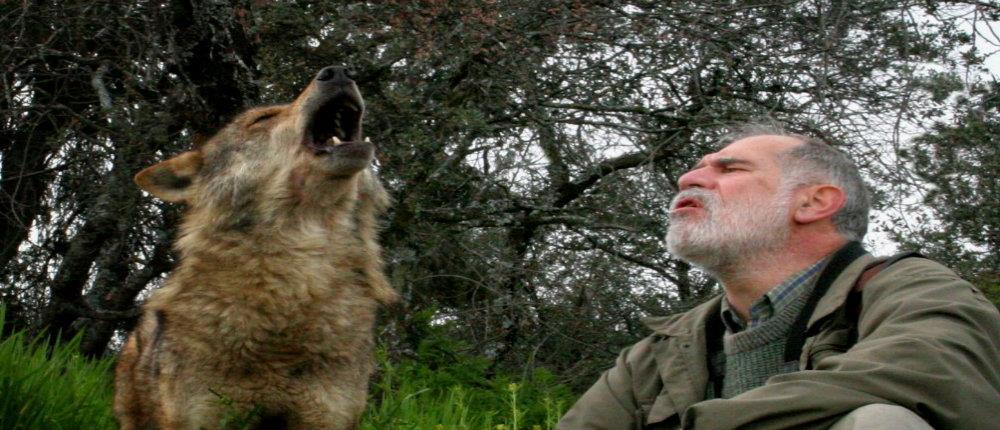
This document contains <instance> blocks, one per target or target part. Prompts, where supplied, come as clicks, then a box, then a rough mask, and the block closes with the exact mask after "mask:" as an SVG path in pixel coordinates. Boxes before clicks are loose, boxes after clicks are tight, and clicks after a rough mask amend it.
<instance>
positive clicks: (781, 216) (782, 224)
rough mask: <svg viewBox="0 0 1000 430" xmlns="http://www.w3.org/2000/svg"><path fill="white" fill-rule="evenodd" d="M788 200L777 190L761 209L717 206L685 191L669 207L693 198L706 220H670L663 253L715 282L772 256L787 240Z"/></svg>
mask: <svg viewBox="0 0 1000 430" xmlns="http://www.w3.org/2000/svg"><path fill="white" fill-rule="evenodd" d="M790 195H791V193H788V192H784V190H782V191H779V192H778V194H777V195H776V196H775V198H774V199H773V200H772V201H769V202H763V204H759V203H755V202H752V201H749V200H746V199H741V200H737V201H733V202H730V203H728V204H726V205H722V204H720V203H719V201H718V198H717V197H716V195H715V194H713V193H711V192H710V191H707V190H703V189H700V188H691V189H688V190H684V191H682V192H680V193H678V194H677V197H674V200H673V202H671V204H670V207H671V208H673V207H675V204H676V202H677V201H678V200H680V199H683V198H687V197H694V198H696V199H698V201H700V202H701V204H702V206H703V208H704V210H705V211H707V212H708V217H705V218H701V219H690V218H688V219H685V218H681V217H671V220H670V228H669V229H668V230H667V249H668V250H670V252H671V253H672V254H674V255H675V256H677V257H678V258H680V259H682V260H684V261H687V262H688V263H691V264H693V265H695V266H698V267H701V268H702V269H704V270H705V271H707V272H708V273H709V274H711V275H712V276H714V277H716V278H719V277H720V276H726V275H728V274H730V273H731V272H733V271H736V270H741V268H743V266H744V265H745V263H746V262H748V261H749V260H750V259H752V258H756V257H762V256H766V255H767V254H769V253H772V252H774V251H775V250H777V249H779V248H780V247H781V246H783V245H784V243H785V242H786V240H787V239H788V235H789V226H788V203H789V197H790Z"/></svg>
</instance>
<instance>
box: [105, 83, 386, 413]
mask: <svg viewBox="0 0 1000 430" xmlns="http://www.w3.org/2000/svg"><path fill="white" fill-rule="evenodd" d="M364 113H365V105H364V101H363V99H362V97H361V93H360V91H359V90H358V86H357V84H356V83H355V82H354V81H353V80H352V79H351V78H350V77H349V76H348V74H347V72H346V71H345V69H344V68H343V67H339V66H331V67H326V68H323V69H322V70H321V71H320V72H319V73H318V74H317V75H316V76H315V78H314V79H313V80H312V82H311V83H310V84H309V85H308V86H307V87H306V89H305V90H304V91H303V92H302V93H301V94H300V95H299V96H298V97H297V98H296V99H295V101H293V102H291V103H289V104H285V105H278V106H267V107H261V108H255V109H251V110H249V111H247V112H244V113H243V114H240V115H239V116H237V117H236V118H235V119H234V120H233V121H232V122H231V123H230V124H229V125H227V126H226V127H225V128H223V129H222V130H221V131H219V132H218V133H217V134H216V135H215V136H214V137H212V138H211V139H210V140H208V141H207V142H206V143H204V144H203V145H201V146H199V147H197V148H196V149H194V150H191V151H188V152H184V153H181V154H180V155H177V156H176V157H174V158H171V159H169V160H166V161H162V162H160V163H158V164H155V165H153V166H152V167H149V168H146V169H145V170H142V171H141V172H139V173H138V174H137V175H136V176H135V182H136V184H137V185H138V186H139V187H140V188H142V189H143V190H145V191H147V192H149V193H150V194H152V195H153V196H155V197H157V198H160V199H163V200H165V201H168V202H177V203H183V204H185V205H186V211H185V215H184V217H183V221H182V223H181V226H180V229H179V232H178V238H177V240H176V242H175V249H176V250H177V252H178V256H179V261H178V264H177V266H176V267H175V268H174V270H173V271H172V272H171V273H170V275H169V276H168V277H167V279H166V281H165V282H164V285H163V287H162V288H160V289H158V290H156V291H154V292H153V293H152V294H151V295H150V297H149V299H148V300H147V301H146V303H145V304H144V306H143V311H142V316H141V318H140V321H139V323H138V325H137V327H136V328H135V330H134V331H133V333H132V334H131V335H130V336H129V338H128V340H127V341H126V343H125V345H124V347H123V349H122V352H121V354H120V356H119V360H118V363H117V366H116V369H115V398H114V411H115V415H116V417H117V419H118V420H119V423H120V424H121V428H122V429H124V430H128V429H166V430H171V429H201V428H204V429H215V428H219V426H220V422H223V421H225V420H226V419H230V418H229V415H233V414H234V411H243V412H240V414H243V415H240V416H243V417H247V418H246V419H248V420H249V421H251V422H250V423H249V424H250V425H251V426H252V428H268V429H280V428H286V429H352V428H356V427H357V425H358V420H359V417H360V415H361V413H362V411H363V409H364V407H365V400H366V395H367V388H368V379H369V376H370V374H371V372H372V369H373V360H372V348H373V343H374V340H373V333H372V331H373V325H374V323H375V317H376V311H377V310H378V308H379V307H380V306H382V305H388V304H392V303H394V302H396V301H397V294H396V292H395V291H394V290H393V289H392V288H391V287H390V286H389V284H388V282H387V281H386V279H385V276H384V274H383V272H382V265H383V263H382V260H381V256H380V253H381V250H380V248H379V245H378V243H377V241H376V239H377V234H378V231H377V229H378V225H377V220H376V217H377V215H378V214H379V213H380V212H382V211H384V210H385V209H386V208H387V206H388V204H389V198H388V195H387V193H386V191H385V190H384V189H383V187H382V186H381V184H380V182H379V180H378V179H377V177H376V176H375V174H374V172H373V170H372V169H371V161H372V160H373V157H374V151H375V147H374V145H373V144H372V143H371V142H370V140H369V139H367V138H365V137H364V136H363V134H362V124H361V123H362V118H363V116H364ZM244 412H245V413H244Z"/></svg>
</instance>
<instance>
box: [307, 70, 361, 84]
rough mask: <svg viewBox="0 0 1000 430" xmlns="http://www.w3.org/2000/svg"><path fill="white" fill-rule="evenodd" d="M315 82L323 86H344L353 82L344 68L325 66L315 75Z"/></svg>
mask: <svg viewBox="0 0 1000 430" xmlns="http://www.w3.org/2000/svg"><path fill="white" fill-rule="evenodd" d="M316 81H317V82H322V83H324V84H330V85H338V86H346V85H350V84H351V83H353V82H354V81H353V80H352V79H351V77H350V75H349V72H348V70H347V68H346V67H344V66H327V67H324V68H323V70H320V71H319V73H317V74H316Z"/></svg>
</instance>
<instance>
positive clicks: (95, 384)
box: [0, 307, 573, 430]
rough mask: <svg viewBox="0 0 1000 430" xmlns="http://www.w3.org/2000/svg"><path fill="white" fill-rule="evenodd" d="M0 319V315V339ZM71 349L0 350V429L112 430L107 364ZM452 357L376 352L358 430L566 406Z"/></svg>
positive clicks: (465, 422)
mask: <svg viewBox="0 0 1000 430" xmlns="http://www.w3.org/2000/svg"><path fill="white" fill-rule="evenodd" d="M3 319H4V313H3V308H2V307H0V331H2V328H3ZM78 345H79V338H77V339H73V340H72V341H70V342H67V343H65V344H62V345H60V346H59V347H56V348H55V349H52V350H50V349H49V348H48V346H47V345H46V343H45V342H44V341H43V340H41V339H31V338H29V337H28V336H26V335H25V334H24V333H14V334H13V335H10V336H8V337H6V338H4V339H2V340H0V429H4V430H21V429H38V430H42V429H44V430H59V429H88V430H91V429H93V430H101V429H115V428H117V425H116V423H115V421H114V418H113V416H112V412H111V398H112V376H111V374H112V370H111V367H112V365H113V364H112V363H113V361H112V360H110V359H105V360H89V359H86V358H84V357H81V356H80V355H79V354H78V353H77V352H76V351H77V348H78ZM461 350H462V345H461V343H460V342H456V341H453V340H450V339H447V338H445V337H443V336H441V335H440V334H437V335H431V336H428V339H426V340H425V341H424V342H422V343H421V345H420V347H419V348H418V350H417V351H416V353H415V356H413V357H411V358H407V359H400V360H396V361H395V362H393V361H392V360H389V359H388V357H387V355H386V354H385V353H384V352H379V353H378V354H377V360H378V365H379V374H378V377H377V378H376V380H374V381H373V383H372V387H371V395H370V398H369V403H368V409H367V410H366V412H365V415H364V417H363V421H362V423H361V428H362V429H364V430H380V429H428V430H465V429H469V430H472V429H476V430H479V429H483V430H520V429H525V430H549V429H552V428H554V427H555V423H556V421H558V419H559V417H560V416H561V415H562V413H563V411H564V410H565V409H566V408H567V406H568V405H569V404H570V403H571V402H572V401H573V397H572V394H571V393H570V391H569V390H568V389H567V388H566V387H565V386H562V385H560V384H558V383H556V382H555V379H554V377H553V376H552V375H551V374H549V373H548V372H546V371H544V370H538V371H535V372H533V373H529V374H525V375H520V374H519V375H516V376H514V375H503V374H501V375H498V376H494V377H492V378H487V377H485V376H484V374H485V373H486V370H487V367H488V366H487V362H486V361H485V360H483V359H479V358H476V357H471V356H467V355H464V354H462V353H460V352H458V351H461ZM231 415H232V417H227V419H225V420H224V422H223V423H221V424H225V428H229V429H243V428H247V427H248V425H247V422H248V421H250V420H252V417H253V411H242V410H235V409H234V410H233V412H232V414H231ZM247 417H250V419H248V418H247Z"/></svg>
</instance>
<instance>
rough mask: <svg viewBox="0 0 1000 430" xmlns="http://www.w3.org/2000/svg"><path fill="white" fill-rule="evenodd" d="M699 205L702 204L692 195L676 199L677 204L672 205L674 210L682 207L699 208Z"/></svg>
mask: <svg viewBox="0 0 1000 430" xmlns="http://www.w3.org/2000/svg"><path fill="white" fill-rule="evenodd" d="M700 207H702V204H701V202H699V201H698V199H695V198H693V197H687V198H683V199H680V200H679V201H677V204H675V205H674V210H677V209H683V208H700Z"/></svg>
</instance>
